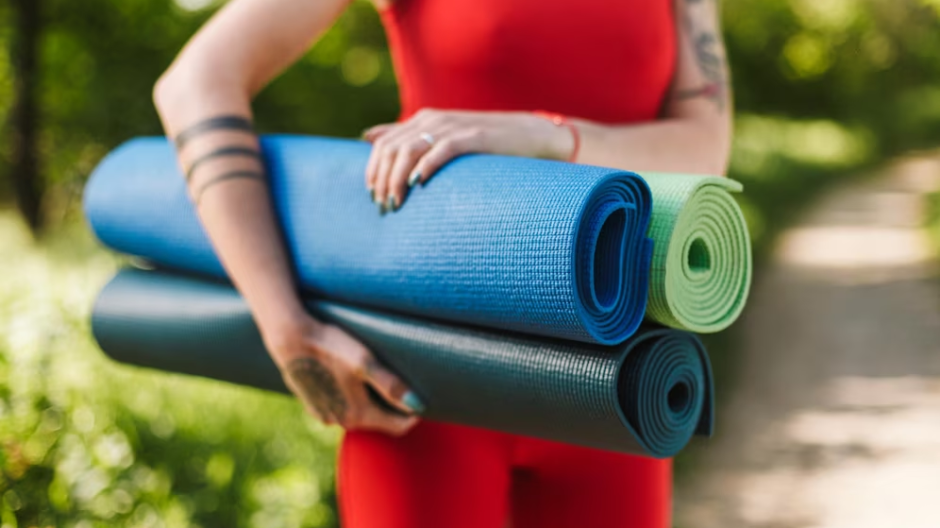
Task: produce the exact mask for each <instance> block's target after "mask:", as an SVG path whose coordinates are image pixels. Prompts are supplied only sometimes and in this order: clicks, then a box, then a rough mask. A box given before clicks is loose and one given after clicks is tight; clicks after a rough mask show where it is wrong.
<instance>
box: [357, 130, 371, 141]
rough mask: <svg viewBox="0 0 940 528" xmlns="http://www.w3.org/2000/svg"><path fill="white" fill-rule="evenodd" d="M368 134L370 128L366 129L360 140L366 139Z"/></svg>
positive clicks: (360, 135)
mask: <svg viewBox="0 0 940 528" xmlns="http://www.w3.org/2000/svg"><path fill="white" fill-rule="evenodd" d="M368 133H369V129H368V128H367V129H365V130H363V131H362V133H361V134H359V139H365V138H366V134H368Z"/></svg>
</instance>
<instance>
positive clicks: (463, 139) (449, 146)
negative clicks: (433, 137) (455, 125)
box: [412, 130, 481, 185]
mask: <svg viewBox="0 0 940 528" xmlns="http://www.w3.org/2000/svg"><path fill="white" fill-rule="evenodd" d="M480 136H481V133H480V132H478V131H476V130H468V131H464V132H462V133H460V134H457V135H454V136H452V137H445V138H443V139H440V140H438V141H436V142H435V143H434V146H433V147H431V148H430V150H428V151H427V152H426V153H425V154H424V156H421V159H419V160H418V162H417V163H416V164H415V168H414V171H413V173H412V174H413V175H414V180H415V181H414V184H413V185H416V184H418V183H420V184H422V185H423V184H424V183H425V182H427V181H428V180H429V179H431V176H434V173H436V172H437V171H438V170H439V169H440V168H441V167H443V166H444V165H446V164H447V162H448V161H450V160H452V159H454V158H456V157H457V156H460V155H461V154H466V153H468V152H475V151H477V150H479V146H478V145H477V144H478V143H479V142H480V141H481V137H480Z"/></svg>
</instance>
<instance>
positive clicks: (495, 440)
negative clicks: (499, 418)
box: [338, 422, 512, 528]
mask: <svg viewBox="0 0 940 528" xmlns="http://www.w3.org/2000/svg"><path fill="white" fill-rule="evenodd" d="M511 442H512V440H511V437H509V436H507V435H502V434H500V433H494V432H490V431H484V430H481V429H474V428H469V427H462V426H456V425H449V424H440V423H435V422H422V423H420V424H419V425H418V426H416V427H415V428H414V429H413V430H412V431H410V432H409V433H408V434H407V435H405V436H403V437H400V438H395V437H391V436H387V435H384V434H380V433H369V432H350V433H347V434H346V436H345V438H344V439H343V445H342V448H341V451H340V461H339V476H338V479H339V505H340V515H341V518H342V519H341V520H342V525H343V526H344V528H442V527H446V528H463V527H466V528H503V527H504V526H505V520H506V517H507V515H508V513H507V512H508V500H509V483H510V482H509V479H510V471H511V468H510V464H511V459H510V455H511V447H512V444H511Z"/></svg>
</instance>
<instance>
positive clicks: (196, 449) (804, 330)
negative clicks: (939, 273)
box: [0, 0, 940, 528]
mask: <svg viewBox="0 0 940 528" xmlns="http://www.w3.org/2000/svg"><path fill="white" fill-rule="evenodd" d="M217 4H218V2H215V1H212V0H82V1H81V2H76V1H74V0H6V1H4V2H2V3H0V47H2V52H0V123H2V129H0V470H2V473H0V526H2V528H8V527H9V528H13V527H31V526H42V527H44V526H68V527H72V526H74V527H80V528H90V527H94V526H135V527H161V526H166V527H177V526H201V527H207V528H208V527H223V526H224V527H233V526H239V527H241V526H245V527H248V526H252V527H253V526H258V527H262V526H264V527H268V526H279V527H301V526H304V527H307V526H309V527H315V526H335V525H336V524H337V517H336V509H335V499H334V484H333V467H332V466H333V461H334V456H335V448H336V445H337V440H338V431H337V430H335V429H330V428H324V427H321V426H319V425H318V424H316V423H314V422H313V421H312V420H310V419H308V418H306V417H304V416H303V414H302V412H301V410H300V407H299V406H297V405H296V404H295V403H294V402H292V401H290V400H288V399H287V398H283V397H279V396H274V395H268V394H262V393H260V392H258V391H254V390H249V389H240V388H236V387H231V386H226V385H222V384H220V383H215V382H210V381H205V380H194V379H184V378H181V377H177V376H171V375H164V374H155V373H151V372H146V371H141V370H137V369H133V368H130V367H123V366H118V365H115V364H112V363H110V362H109V361H107V360H106V359H105V358H104V357H103V356H102V354H101V353H100V352H99V351H98V350H97V348H96V346H95V344H94V342H93V340H92V337H91V335H90V333H89V325H88V314H89V311H90V307H91V303H92V300H93V298H94V295H95V293H96V292H97V290H98V289H99V288H100V287H101V286H102V285H103V284H104V282H105V281H106V280H107V279H108V278H109V276H110V275H111V274H112V273H113V272H114V270H115V269H116V268H117V267H118V266H119V265H120V263H121V262H120V259H119V258H118V257H116V256H114V255H112V254H110V253H108V252H107V251H105V250H103V249H102V248H100V247H99V246H98V245H97V244H96V243H95V241H94V240H93V239H92V237H91V235H90V234H89V233H88V231H87V229H86V227H85V225H84V224H83V222H82V219H81V212H80V205H81V192H82V185H83V182H84V181H85V179H86V178H87V176H88V174H89V172H90V171H91V169H92V168H93V167H94V166H95V164H96V163H97V162H98V161H99V160H100V159H101V157H102V156H103V155H104V154H105V153H106V152H108V151H109V150H110V149H112V148H113V147H115V146H116V145H117V144H119V143H120V142H122V141H124V140H126V139H128V138H130V137H132V136H139V135H147V134H159V133H161V129H160V127H159V123H158V120H157V115H156V113H155V111H154V109H153V106H152V104H151V100H150V93H151V87H152V85H153V83H154V81H155V80H156V78H157V77H158V75H159V74H160V73H161V72H162V71H163V69H164V68H166V67H167V66H168V65H169V63H170V61H171V60H172V58H173V56H174V55H175V53H176V52H177V51H178V50H179V49H180V47H181V46H182V45H183V43H184V42H185V41H186V39H187V38H188V37H189V36H190V35H191V34H192V33H193V32H194V31H195V30H196V28H198V27H199V25H200V24H201V23H202V22H204V21H205V20H206V19H207V17H208V16H209V15H210V14H211V13H212V11H213V10H214V9H215V8H216V7H217ZM722 8H723V13H724V14H723V18H724V31H725V38H726V43H727V46H728V53H729V56H730V62H731V66H732V71H733V76H734V90H735V105H736V107H737V117H736V134H735V144H734V155H733V163H732V170H731V176H732V177H733V178H736V179H738V180H740V181H742V182H743V183H744V185H745V190H746V192H745V194H744V195H743V196H741V197H740V200H741V204H742V206H743V208H744V210H745V212H746V215H747V217H748V221H749V225H750V228H751V233H752V237H753V240H754V243H755V249H756V256H757V268H758V269H757V276H756V282H755V286H754V290H753V295H752V301H751V304H750V305H749V308H748V310H747V312H746V315H745V316H744V317H743V318H742V320H741V321H739V322H738V324H736V325H735V326H734V327H732V329H730V330H728V331H726V332H724V333H722V334H719V335H716V336H709V340H708V345H709V347H710V349H711V352H712V357H713V360H714V362H715V364H716V375H717V378H718V380H717V385H718V390H719V397H720V403H721V406H720V411H719V422H718V423H719V427H718V430H719V434H718V436H717V437H716V438H715V439H713V440H709V441H698V442H697V444H696V445H694V446H693V448H692V449H690V450H688V451H687V452H686V453H684V454H683V455H682V456H681V457H680V458H679V460H678V463H677V490H678V496H677V499H676V522H677V525H678V526H680V527H682V528H698V527H702V528H705V527H712V526H714V527H718V526H721V527H724V528H728V527H735V526H746V527H761V528H770V527H774V528H803V527H825V528H842V527H845V528H849V527H851V528H867V527H869V526H870V527H879V528H880V527H887V526H892V527H902V528H919V527H924V528H937V527H940V513H937V511H936V509H934V510H933V511H931V504H933V503H935V496H934V497H933V498H932V499H931V496H930V492H931V490H932V492H933V495H935V493H936V490H938V489H940V481H938V478H940V445H938V443H937V442H938V441H940V440H938V439H940V354H937V350H936V348H937V343H940V301H938V299H940V283H938V282H937V281H936V277H935V273H934V270H935V268H936V266H935V265H934V259H935V254H936V244H935V243H934V242H933V241H936V240H940V238H938V237H937V236H936V235H938V234H940V199H938V198H937V197H938V196H940V194H938V191H940V183H938V179H940V162H938V159H940V158H937V156H936V154H935V153H934V152H933V151H932V150H931V149H933V148H934V147H935V146H938V145H940V0H824V1H821V0H723V2H722ZM625 96H629V94H628V93H626V94H625ZM255 110H256V116H257V122H258V126H259V129H260V130H262V131H272V132H274V131H277V132H296V133H306V134H328V135H338V136H356V135H358V134H359V132H360V131H361V130H363V129H364V128H366V127H367V126H369V125H372V124H375V123H378V122H386V121H391V120H393V119H395V117H396V115H397V111H398V107H397V92H396V86H395V82H394V76H393V72H392V69H391V64H390V60H389V57H388V54H387V52H386V46H385V40H384V34H383V32H382V29H381V26H380V24H379V21H378V19H377V16H376V14H375V12H374V10H373V9H372V7H371V6H370V5H368V4H366V3H365V2H361V1H357V2H356V3H354V4H353V6H352V8H351V9H350V10H349V11H348V12H347V13H346V14H345V15H343V17H342V18H341V20H340V21H339V22H338V23H337V24H336V25H335V27H334V28H333V29H332V30H331V31H330V32H329V33H328V34H326V35H325V36H324V37H323V38H322V40H321V41H320V42H319V43H318V44H317V45H316V46H315V47H314V48H313V49H312V50H310V52H309V53H307V54H306V55H305V56H304V57H303V59H302V60H301V61H300V62H299V63H298V64H297V65H295V66H294V67H293V68H292V69H291V70H290V71H288V72H287V73H286V74H285V75H283V76H282V77H281V78H279V79H278V80H277V81H276V82H274V83H273V84H272V85H270V86H269V87H268V88H267V89H265V91H264V92H263V93H262V94H261V95H260V97H259V98H258V100H257V104H256V105H255Z"/></svg>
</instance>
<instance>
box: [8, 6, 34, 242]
mask: <svg viewBox="0 0 940 528" xmlns="http://www.w3.org/2000/svg"><path fill="white" fill-rule="evenodd" d="M40 3H41V0H12V2H11V6H12V7H13V11H14V31H13V42H12V43H11V44H12V45H11V54H10V58H11V62H12V63H13V104H12V106H11V107H10V116H9V123H8V125H9V131H10V139H11V141H12V147H13V150H12V156H11V158H10V165H9V169H10V179H11V180H12V182H13V192H14V195H15V196H16V202H17V205H18V206H19V208H20V211H21V212H22V213H23V217H24V218H25V219H26V223H27V224H29V227H30V229H31V230H32V231H33V233H36V232H37V231H38V230H39V228H40V227H41V224H42V215H41V211H40V199H41V197H42V182H41V180H40V175H39V163H38V155H37V151H36V150H37V149H36V132H37V121H38V117H39V109H38V105H37V91H38V90H37V85H38V81H39V78H38V77H39V76H38V67H37V66H38V48H39V32H40V30H41V22H40V18H39V15H40Z"/></svg>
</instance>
